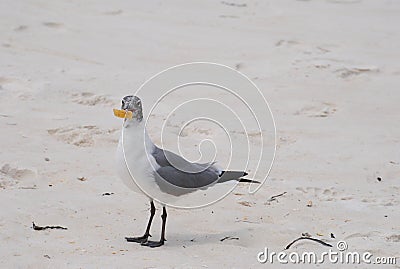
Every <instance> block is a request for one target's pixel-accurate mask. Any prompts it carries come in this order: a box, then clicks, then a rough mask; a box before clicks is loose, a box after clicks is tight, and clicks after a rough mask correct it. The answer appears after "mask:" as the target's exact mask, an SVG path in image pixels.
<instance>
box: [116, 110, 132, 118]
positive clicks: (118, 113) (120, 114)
mask: <svg viewBox="0 0 400 269" xmlns="http://www.w3.org/2000/svg"><path fill="white" fill-rule="evenodd" d="M113 111H114V115H115V116H116V117H118V118H123V119H132V117H133V113H132V111H127V110H121V109H115V108H114V109H113Z"/></svg>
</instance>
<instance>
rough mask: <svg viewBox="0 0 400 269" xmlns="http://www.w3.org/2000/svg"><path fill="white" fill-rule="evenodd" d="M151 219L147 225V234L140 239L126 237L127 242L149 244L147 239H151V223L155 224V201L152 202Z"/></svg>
mask: <svg viewBox="0 0 400 269" xmlns="http://www.w3.org/2000/svg"><path fill="white" fill-rule="evenodd" d="M150 206H151V207H150V219H149V222H148V223H147V228H146V232H145V233H144V235H143V236H139V237H125V239H126V241H128V242H135V243H145V242H147V239H148V238H149V236H150V237H151V235H150V227H151V223H152V222H153V217H154V214H155V213H156V208H155V206H154V203H153V201H151V202H150Z"/></svg>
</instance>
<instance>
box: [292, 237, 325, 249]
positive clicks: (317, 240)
mask: <svg viewBox="0 0 400 269" xmlns="http://www.w3.org/2000/svg"><path fill="white" fill-rule="evenodd" d="M303 239H306V240H311V241H314V242H318V243H320V244H322V245H324V246H327V247H332V245H331V244H328V243H325V242H324V241H322V240H319V239H316V238H312V237H306V236H302V237H299V238H297V239H296V240H293V242H292V243H290V244H289V245H287V246H286V247H285V250H286V249H289V248H290V247H291V246H292V245H293V244H294V243H296V242H297V241H299V240H303Z"/></svg>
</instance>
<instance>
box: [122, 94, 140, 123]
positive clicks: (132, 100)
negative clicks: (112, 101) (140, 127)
mask: <svg viewBox="0 0 400 269" xmlns="http://www.w3.org/2000/svg"><path fill="white" fill-rule="evenodd" d="M121 110H122V111H124V112H125V116H124V118H125V119H129V118H130V117H128V116H126V115H128V114H127V113H129V114H130V113H132V116H131V118H132V120H136V121H142V119H143V112H142V101H141V100H140V98H139V97H137V96H133V95H127V96H125V97H124V98H122V102H121Z"/></svg>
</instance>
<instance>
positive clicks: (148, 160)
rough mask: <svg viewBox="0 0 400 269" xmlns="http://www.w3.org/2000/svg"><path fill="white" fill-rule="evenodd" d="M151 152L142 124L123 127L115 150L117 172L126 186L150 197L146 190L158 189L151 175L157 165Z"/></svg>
mask: <svg viewBox="0 0 400 269" xmlns="http://www.w3.org/2000/svg"><path fill="white" fill-rule="evenodd" d="M153 150H154V144H153V143H152V142H151V140H150V138H149V137H148V135H147V133H146V132H145V129H144V123H137V122H134V123H129V125H128V124H126V125H124V127H123V128H122V131H121V137H120V139H119V143H118V148H117V158H116V161H117V171H118V174H119V176H120V177H121V179H122V181H123V182H124V183H125V185H126V186H128V187H129V188H130V189H131V190H133V191H135V192H139V193H142V194H145V195H147V196H152V195H151V193H149V191H148V190H152V189H154V188H158V186H157V185H156V183H155V181H154V179H153V173H154V171H155V170H157V169H158V168H159V165H158V164H157V163H156V161H155V159H154V158H153V156H152V155H151V153H152V152H153ZM150 198H153V197H150Z"/></svg>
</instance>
